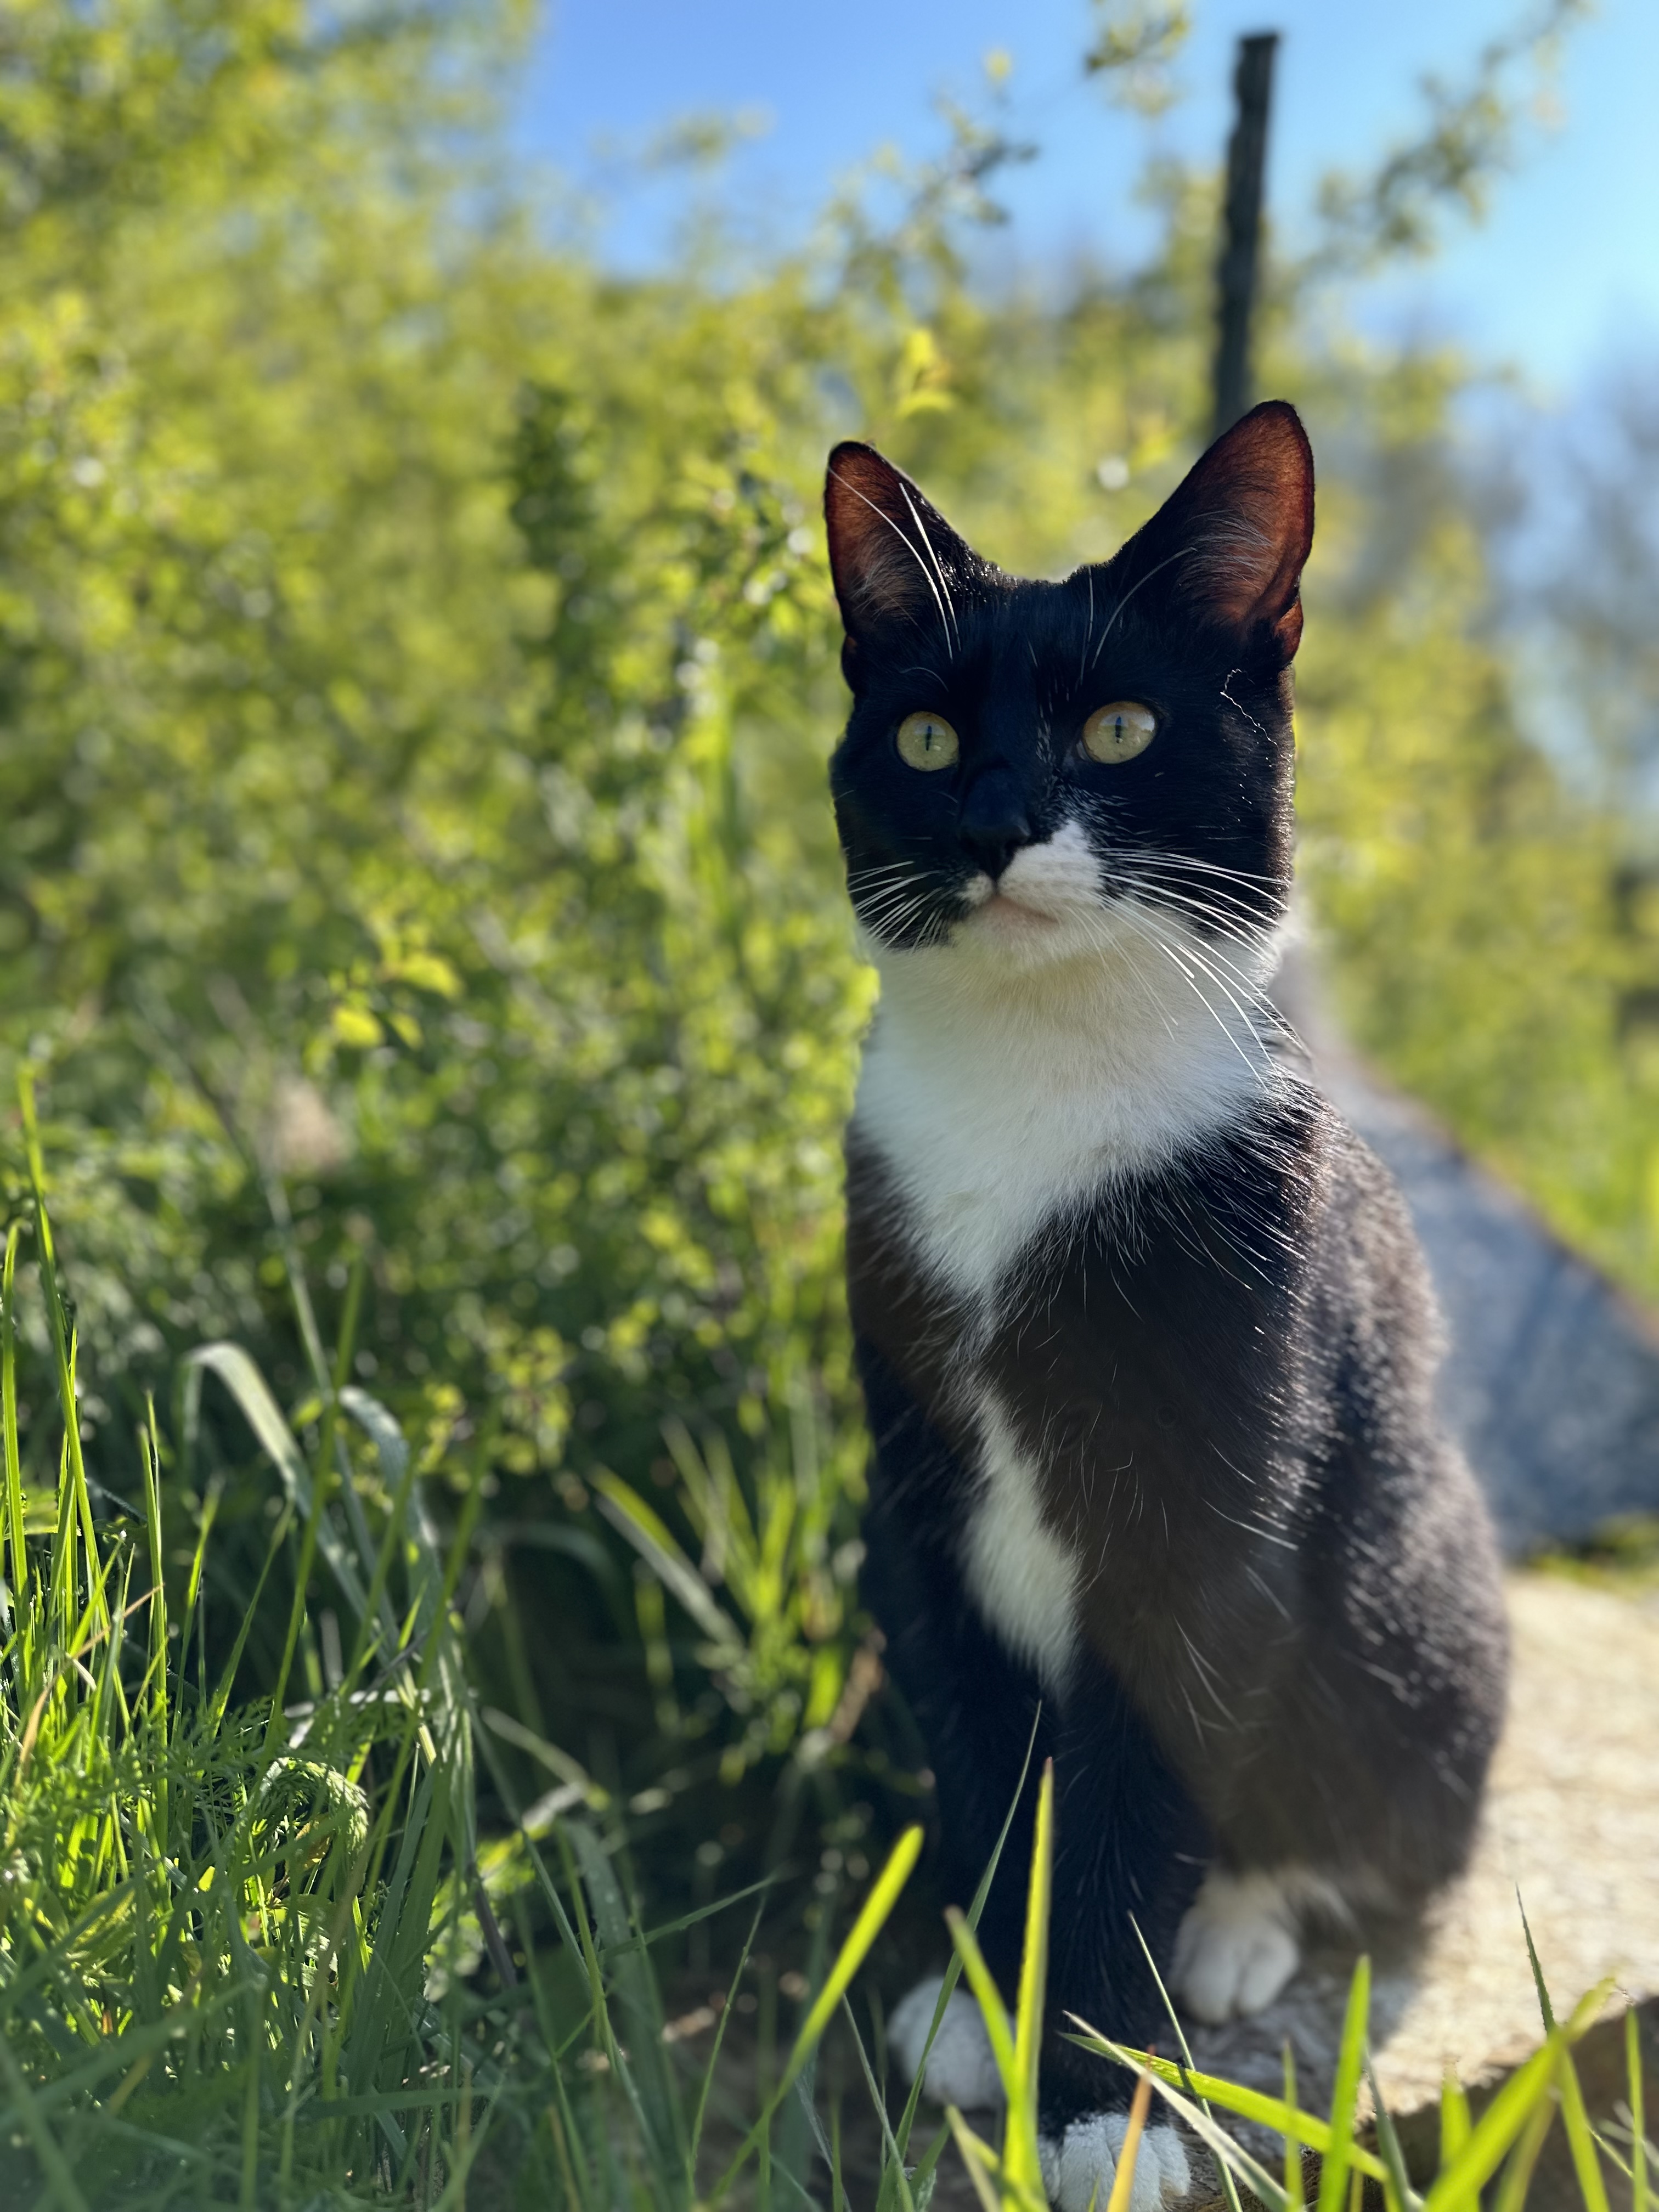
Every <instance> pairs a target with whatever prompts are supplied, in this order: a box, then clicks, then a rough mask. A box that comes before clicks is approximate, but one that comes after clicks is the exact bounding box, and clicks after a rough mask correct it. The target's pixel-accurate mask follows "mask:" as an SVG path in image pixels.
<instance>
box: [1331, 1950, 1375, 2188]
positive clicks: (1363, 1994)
mask: <svg viewBox="0 0 1659 2212" xmlns="http://www.w3.org/2000/svg"><path fill="white" fill-rule="evenodd" d="M1370 2008H1371V1962H1370V1960H1369V1959H1368V1958H1365V1957H1364V1956H1361V1957H1360V1958H1359V1959H1358V1960H1355V1962H1354V1970H1353V1979H1352V1982H1350V1983H1349V1984H1348V2004H1347V2010H1346V2013H1345V2014H1344V2015H1343V2019H1342V2042H1341V2045H1340V2048H1339V2050H1338V2051H1337V2057H1336V2082H1335V2086H1334V2088H1333V2090H1332V2093H1331V2144H1330V2148H1329V2149H1328V2151H1327V2152H1326V2154H1325V2158H1324V2163H1323V2164H1322V2166H1321V2167H1320V2170H1319V2212H1342V2204H1343V2200H1344V2198H1345V2197H1346V2194H1347V2187H1348V2168H1349V2166H1350V2163H1351V2160H1352V2148H1353V2116H1354V2109H1355V2106H1357V2104H1358V2099H1359V2075H1360V2070H1361V2068H1362V2066H1363V2065H1364V2051H1365V2030H1366V2027H1367V2025H1368V2023H1369V2021H1370Z"/></svg>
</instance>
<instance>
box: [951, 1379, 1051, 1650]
mask: <svg viewBox="0 0 1659 2212" xmlns="http://www.w3.org/2000/svg"><path fill="white" fill-rule="evenodd" d="M980 1454H981V1456H980V1469H979V1486H978V1488H977V1490H976V1491H975V1496H974V1499H973V1504H972V1506H971V1509H970V1511H969V1519H968V1525H967V1529H966V1533H965V1535H964V1539H963V1573H964V1574H965V1576H966V1577H967V1582H968V1587H969V1590H970V1591H971V1592H972V1593H973V1596H974V1600H975V1603H976V1604H977V1605H978V1607H979V1609H980V1611H981V1613H982V1614H983V1615H984V1617H985V1619H986V1620H988V1621H989V1622H990V1623H991V1625H992V1626H993V1627H994V1629H995V1630H996V1632H997V1634H998V1635H999V1636H1000V1638H1002V1640H1003V1642H1004V1643H1005V1644H1006V1645H1007V1647H1008V1649H1009V1650H1011V1651H1012V1652H1013V1654H1014V1655H1015V1656H1016V1657H1017V1658H1020V1659H1024V1661H1025V1662H1027V1663H1028V1665H1030V1666H1032V1667H1034V1668H1036V1671H1037V1673H1038V1674H1039V1675H1040V1676H1041V1677H1042V1680H1043V1682H1044V1683H1045V1685H1046V1686H1048V1688H1049V1689H1051V1690H1060V1689H1063V1688H1064V1686H1065V1682H1066V1675H1067V1674H1069V1672H1070V1671H1071V1665H1072V1660H1073V1655H1074V1653H1075V1651H1076V1650H1077V1610H1076V1608H1077V1586H1078V1578H1079V1572H1080V1568H1079V1561H1078V1559H1077V1557H1076V1554H1075V1553H1073V1550H1072V1548H1071V1547H1070V1546H1069V1545H1068V1544H1067V1543H1066V1541H1065V1540H1064V1539H1063V1538H1062V1537H1061V1536H1060V1535H1059V1534H1057V1533H1056V1531H1055V1530H1054V1528H1051V1527H1050V1525H1049V1523H1048V1520H1047V1519H1046V1518H1045V1516H1044V1515H1043V1511H1042V1498H1041V1493H1040V1488H1039V1485H1040V1480H1041V1478H1040V1474H1039V1470H1038V1469H1037V1468H1036V1465H1035V1464H1034V1463H1033V1462H1032V1461H1031V1460H1030V1459H1029V1458H1028V1457H1026V1455H1024V1453H1023V1452H1022V1451H1021V1450H1020V1449H1019V1446H1018V1443H1017V1441H1016V1439H1015V1437H1014V1434H1013V1431H1012V1428H1011V1427H1010V1425H1009V1423H1008V1420H1007V1418H1006V1415H1005V1414H1004V1413H1003V1411H1002V1409H1001V1407H1000V1406H999V1405H998V1404H997V1402H996V1400H995V1398H994V1396H993V1395H992V1394H991V1393H990V1392H988V1391H987V1392H986V1393H985V1394H984V1395H982V1397H981V1401H980Z"/></svg>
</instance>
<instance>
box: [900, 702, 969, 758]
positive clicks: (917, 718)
mask: <svg viewBox="0 0 1659 2212" xmlns="http://www.w3.org/2000/svg"><path fill="white" fill-rule="evenodd" d="M895 743H896V744H897V746H898V756H899V758H900V759H901V760H902V762H903V763H904V764H905V766H906V767H907V768H919V769H935V768H949V767H950V766H951V763H952V762H953V761H954V760H955V759H956V757H957V754H958V753H959V752H960V751H961V750H962V747H961V745H960V744H958V742H957V733H956V732H955V731H954V730H953V729H952V728H951V725H950V724H949V723H948V722H947V721H946V720H945V717H944V715H943V714H907V715H906V716H905V718H904V720H902V722H901V723H900V724H899V726H898V735H897V737H896V739H895Z"/></svg>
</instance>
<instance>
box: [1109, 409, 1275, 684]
mask: <svg viewBox="0 0 1659 2212" xmlns="http://www.w3.org/2000/svg"><path fill="white" fill-rule="evenodd" d="M1313 531H1314V465H1313V448H1312V447H1310V445H1309V443H1308V434H1307V432H1306V431H1305V430H1304V428H1303V427H1302V421H1301V417H1300V416H1298V415H1297V411H1296V410H1295V408H1294V407H1292V406H1291V404H1289V402H1288V401H1286V400H1283V399H1268V400H1264V401H1263V403H1262V404H1261V406H1260V407H1253V408H1252V409H1251V410H1250V412H1249V414H1248V415H1245V416H1242V417H1241V418H1240V419H1239V421H1238V422H1235V423H1234V425H1233V427H1232V428H1231V430H1228V431H1226V432H1225V434H1224V435H1222V436H1221V437H1219V438H1218V439H1217V440H1216V441H1215V443H1214V445H1212V447H1210V449H1209V451H1208V452H1207V453H1205V454H1204V455H1203V456H1202V457H1201V458H1200V459H1199V460H1198V461H1197V462H1195V463H1194V466H1193V467H1192V469H1191V470H1190V471H1188V474H1187V476H1186V477H1184V478H1183V479H1182V482H1181V483H1179V484H1178V485H1177V486H1176V489H1175V490H1174V491H1173V492H1172V493H1171V494H1170V497H1169V498H1168V499H1167V500H1166V501H1164V505H1163V507H1160V508H1159V510H1158V513H1156V514H1155V515H1154V516H1153V517H1152V520H1151V521H1150V522H1149V523H1147V524H1146V527H1145V528H1144V529H1143V530H1141V531H1140V532H1139V533H1138V535H1137V537H1136V538H1133V539H1132V540H1131V541H1130V542H1131V544H1132V545H1133V546H1134V547H1135V549H1136V557H1135V558H1134V560H1133V567H1134V568H1138V569H1139V570H1140V572H1141V574H1142V575H1143V576H1144V577H1145V579H1146V582H1147V583H1148V584H1149V585H1151V584H1152V578H1153V575H1154V574H1157V573H1158V572H1159V571H1160V570H1164V571H1167V574H1168V575H1169V579H1170V590H1171V591H1172V592H1174V593H1175V594H1176V596H1178V597H1179V598H1180V599H1184V600H1186V601H1187V602H1188V604H1189V605H1191V607H1192V608H1193V611H1194V612H1196V613H1200V614H1202V615H1203V616H1205V617H1207V618H1208V619H1210V620H1212V621H1213V622H1216V623H1219V624H1220V625H1222V626H1223V627H1225V628H1226V629H1232V630H1235V631H1237V633H1238V634H1239V635H1240V637H1241V639H1242V640H1243V641H1245V642H1247V643H1248V644H1249V645H1250V646H1251V647H1255V649H1256V650H1258V651H1259V652H1261V654H1262V656H1263V657H1264V658H1265V659H1272V660H1276V661H1277V662H1278V664H1279V666H1280V667H1281V668H1282V667H1285V666H1287V665H1289V663H1290V661H1291V659H1292V658H1293V657H1294V655H1295V653H1296V649H1297V646H1298V645H1299V644H1300V643H1301V642H1302V596H1301V583H1302V570H1303V568H1304V565H1305V563H1306V562H1307V558H1308V555H1309V553H1310V550H1312V547H1313ZM1126 550H1127V549H1126Z"/></svg>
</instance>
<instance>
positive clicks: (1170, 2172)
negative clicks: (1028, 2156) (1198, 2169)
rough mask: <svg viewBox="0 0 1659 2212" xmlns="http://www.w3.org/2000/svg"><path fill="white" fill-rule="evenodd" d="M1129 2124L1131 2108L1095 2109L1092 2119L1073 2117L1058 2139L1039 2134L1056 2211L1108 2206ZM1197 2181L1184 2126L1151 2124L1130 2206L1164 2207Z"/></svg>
mask: <svg viewBox="0 0 1659 2212" xmlns="http://www.w3.org/2000/svg"><path fill="white" fill-rule="evenodd" d="M1128 2128H1129V2116H1128V2114H1127V2112H1094V2113H1091V2115H1090V2117H1089V2118H1087V2119H1086V2120H1073V2123H1072V2124H1071V2126H1070V2127H1069V2128H1067V2129H1066V2133H1065V2134H1064V2136H1061V2138H1060V2141H1059V2142H1055V2141H1054V2138H1053V2136H1042V2137H1041V2138H1040V2139H1039V2141H1038V2143H1037V2153H1038V2155H1039V2156H1040V2158H1041V2159H1042V2179H1043V2181H1044V2183H1045V2185H1047V2188H1048V2195H1049V2197H1050V2198H1051V2199H1052V2201H1053V2203H1054V2212H1090V2207H1091V2205H1092V2206H1093V2207H1094V2208H1095V2212H1105V2205H1106V2202H1107V2199H1108V2198H1109V2197H1110V2196H1111V2193H1112V2182H1113V2179H1114V2178H1115V2175H1116V2172H1117V2160H1118V2154H1119V2152H1120V2151H1121V2149H1122V2148H1123V2138H1124V2136H1126V2135H1127V2133H1128ZM1192 2185H1193V2176H1192V2168H1191V2166H1190V2165H1189V2164H1188V2159H1187V2146H1186V2145H1185V2143H1183V2142H1182V2140H1181V2136H1180V2135H1179V2134H1178V2132H1177V2131H1176V2130H1175V2129H1174V2128H1172V2127H1170V2126H1169V2125H1167V2124H1164V2123H1161V2122H1160V2123H1154V2124H1152V2126H1150V2127H1148V2128H1147V2129H1146V2130H1145V2131H1144V2132H1143V2134H1142V2136H1141V2138H1140V2145H1139V2149H1138V2150H1137V2151H1136V2153H1135V2171H1134V2179H1133V2182H1132V2183H1131V2184H1130V2185H1129V2212H1163V2207H1164V2205H1165V2204H1170V2203H1176V2202H1177V2201H1178V2200H1179V2199H1180V2198H1182V2197H1184V2196H1185V2195H1186V2194H1187V2192H1188V2190H1189V2189H1190V2188H1191V2187H1192Z"/></svg>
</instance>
